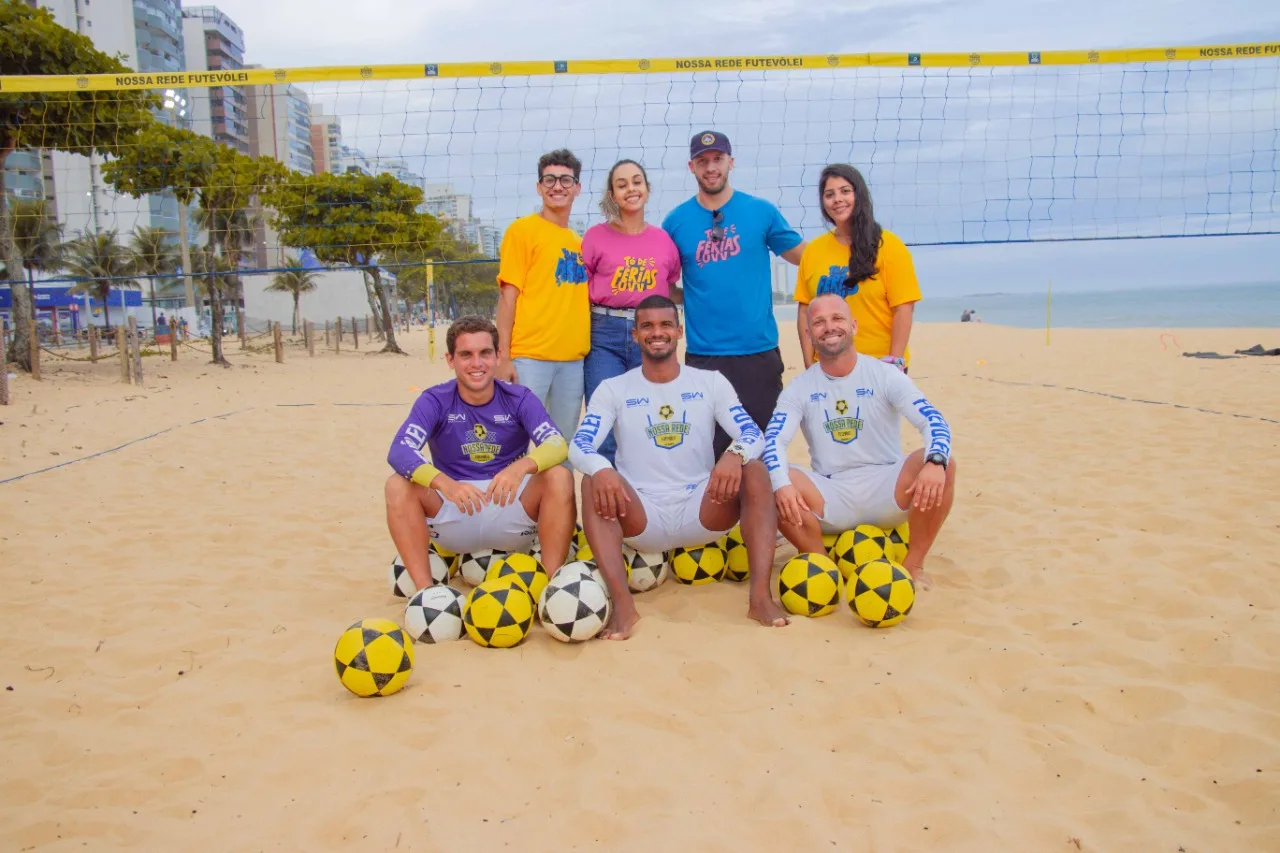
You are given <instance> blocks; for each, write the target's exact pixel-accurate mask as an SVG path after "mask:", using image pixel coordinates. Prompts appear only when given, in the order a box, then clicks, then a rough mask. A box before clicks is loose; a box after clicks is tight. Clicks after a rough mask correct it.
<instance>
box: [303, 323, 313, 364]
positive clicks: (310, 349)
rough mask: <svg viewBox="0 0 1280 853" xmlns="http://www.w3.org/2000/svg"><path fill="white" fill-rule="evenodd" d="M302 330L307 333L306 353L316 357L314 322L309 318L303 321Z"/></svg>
mask: <svg viewBox="0 0 1280 853" xmlns="http://www.w3.org/2000/svg"><path fill="white" fill-rule="evenodd" d="M302 328H303V330H304V331H305V332H306V333H307V355H308V356H310V357H311V358H315V357H316V324H315V323H312V322H311V321H310V320H304V321H303V326H302Z"/></svg>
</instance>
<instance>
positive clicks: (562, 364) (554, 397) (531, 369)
mask: <svg viewBox="0 0 1280 853" xmlns="http://www.w3.org/2000/svg"><path fill="white" fill-rule="evenodd" d="M512 364H514V365H515V368H516V380H517V381H518V382H519V383H520V384H521V385H523V386H524V387H526V388H528V389H529V390H530V391H532V392H533V394H534V396H535V397H537V398H538V399H539V400H541V401H542V405H543V406H544V407H546V410H547V414H549V415H551V420H552V421H554V422H555V425H556V429H558V430H560V434H561V435H563V436H564V440H565V441H572V440H573V434H574V432H576V431H577V429H578V416H579V415H580V414H581V413H582V359H580V358H579V359H577V360H575V361H543V360H541V359H537V358H517V359H513V360H512Z"/></svg>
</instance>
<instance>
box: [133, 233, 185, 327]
mask: <svg viewBox="0 0 1280 853" xmlns="http://www.w3.org/2000/svg"><path fill="white" fill-rule="evenodd" d="M175 238H176V237H175V235H174V233H173V232H172V231H170V230H169V229H167V228H152V227H149V226H146V225H139V226H138V227H136V228H134V229H133V233H132V234H131V235H130V236H129V253H130V254H131V255H133V269H134V272H136V273H137V274H138V275H140V276H143V275H145V276H147V278H148V280H149V281H150V283H151V328H153V329H154V328H155V326H156V276H162V275H167V274H169V273H172V272H175V271H176V270H177V269H178V247H177V245H176V244H175V243H174V242H173V241H174V239H175Z"/></svg>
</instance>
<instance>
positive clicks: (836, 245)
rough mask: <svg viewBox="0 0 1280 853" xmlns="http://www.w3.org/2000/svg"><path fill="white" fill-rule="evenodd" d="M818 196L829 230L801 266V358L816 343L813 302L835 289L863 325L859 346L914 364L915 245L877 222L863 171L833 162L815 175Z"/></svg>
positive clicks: (896, 362)
mask: <svg viewBox="0 0 1280 853" xmlns="http://www.w3.org/2000/svg"><path fill="white" fill-rule="evenodd" d="M818 202H819V204H820V205H821V209H822V217H823V218H824V219H826V220H827V222H829V223H831V228H832V230H831V231H829V232H827V233H826V234H824V235H822V236H821V237H818V238H817V239H815V240H813V241H812V242H811V243H809V246H808V248H806V249H805V251H804V257H802V258H801V259H800V269H799V271H798V272H797V274H796V290H795V300H796V302H797V303H798V308H797V312H796V333H797V334H798V335H799V336H800V350H801V352H802V353H803V354H804V363H805V365H806V366H807V365H809V364H812V363H813V358H814V346H813V342H812V340H810V338H809V325H808V322H807V320H806V316H805V315H806V314H807V313H808V306H809V303H810V302H812V301H813V299H814V297H817V296H820V295H822V294H824V293H834V294H836V295H838V296H841V297H843V298H844V299H845V300H846V301H847V302H848V303H849V309H850V310H851V311H852V312H853V318H854V320H856V321H857V325H858V340H857V347H858V352H859V353H861V354H863V355H869V356H871V357H872V358H878V359H880V360H881V361H883V362H886V363H888V364H892V365H893V366H894V367H896V368H898V369H899V370H901V371H903V372H906V370H907V368H908V367H910V366H911V350H910V348H909V347H908V346H907V344H908V341H909V339H910V338H911V323H912V320H913V317H914V313H915V304H916V303H917V302H919V301H920V283H919V282H918V281H917V280H916V270H915V265H914V263H912V260H911V252H910V251H908V250H907V247H906V244H904V243H903V242H902V240H901V239H899V237H898V235H896V234H894V233H893V232H891V231H886V230H885V229H883V228H881V227H880V223H878V222H876V217H875V209H874V208H873V206H872V204H871V190H870V189H868V188H867V182H866V180H865V179H864V178H863V177H862V173H861V172H859V171H858V170H857V169H855V168H853V167H852V166H850V165H848V164H846V163H833V164H831V165H830V166H827V167H826V168H825V169H823V170H822V174H821V175H819V176H818Z"/></svg>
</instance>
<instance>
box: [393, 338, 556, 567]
mask: <svg viewBox="0 0 1280 853" xmlns="http://www.w3.org/2000/svg"><path fill="white" fill-rule="evenodd" d="M498 343H499V338H498V329H497V327H496V326H495V325H494V324H493V323H492V322H490V321H489V320H487V319H485V318H484V317H477V316H474V315H472V316H466V317H459V318H458V319H457V320H455V321H454V322H453V324H452V325H451V326H449V331H448V332H447V333H446V335H445V348H446V352H447V354H446V356H445V360H446V361H447V362H448V364H449V366H450V367H452V368H453V372H454V376H455V378H454V379H452V380H450V381H449V382H444V383H442V384H440V385H435V386H433V387H431V388H428V389H427V390H426V391H423V392H422V394H421V395H420V396H419V397H418V400H417V402H415V403H414V404H413V410H412V411H411V412H410V413H409V418H408V419H407V420H406V421H405V422H404V424H403V425H402V426H401V427H400V430H399V431H398V432H397V433H396V436H395V440H394V441H392V443H391V450H390V452H389V453H388V454H387V462H388V463H389V464H390V465H391V467H392V468H393V469H395V473H394V474H392V475H391V476H390V477H389V478H387V484H386V500H387V527H388V528H389V529H390V531H391V538H392V540H394V541H395V543H396V548H398V549H399V551H400V557H401V559H402V560H404V565H405V568H406V569H408V570H409V576H410V577H412V578H413V582H414V584H415V585H416V586H417V587H418V588H419V589H421V588H423V587H426V586H429V585H430V584H431V571H430V567H429V563H428V556H427V546H428V541H429V539H428V530H430V534H431V535H432V536H434V537H435V538H436V539H437V540H438V541H439V542H440V544H441V546H443V547H445V548H448V549H449V550H450V551H455V552H457V553H466V552H470V551H475V550H477V549H480V548H495V549H500V550H503V551H525V550H528V548H529V547H530V546H531V545H532V544H533V539H534V534H535V532H536V533H537V535H538V538H539V540H540V541H541V542H542V562H543V565H545V566H546V568H547V571H548V572H549V573H554V572H555V570H556V569H558V568H560V565H561V564H562V563H563V562H564V559H565V557H566V556H567V555H568V553H569V539H570V538H571V537H572V536H573V525H574V522H575V520H576V519H577V508H576V506H575V505H574V500H573V474H572V472H570V471H569V469H568V468H566V467H565V466H563V465H561V464H560V463H562V462H564V460H565V457H566V456H567V455H568V452H569V451H568V446H567V444H566V443H565V440H564V437H563V436H562V435H561V434H560V431H559V430H557V429H556V427H555V424H554V423H553V422H552V420H551V417H550V416H549V415H548V414H547V410H546V409H545V408H543V406H542V403H540V402H539V401H538V398H537V397H536V396H535V395H534V394H533V392H532V391H530V390H529V389H528V388H525V387H524V386H521V385H512V384H508V383H506V382H501V381H495V379H494V375H493V371H494V366H495V365H496V364H497V362H498ZM530 440H532V441H533V443H534V445H535V447H534V448H533V450H529V442H530ZM428 450H429V451H430V452H429V454H428V453H427V452H426V451H428Z"/></svg>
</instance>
